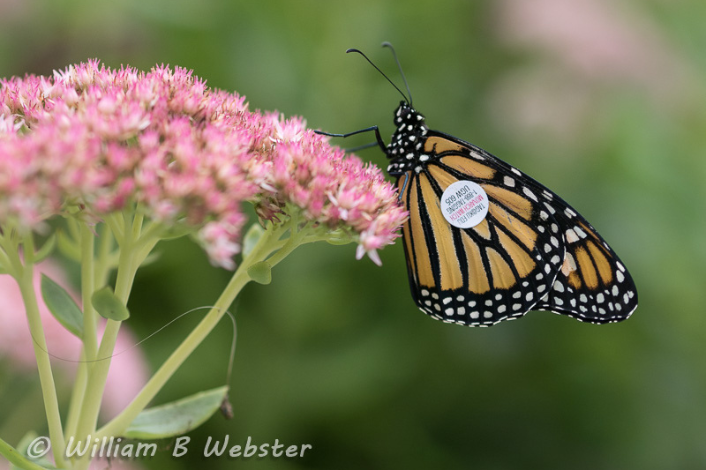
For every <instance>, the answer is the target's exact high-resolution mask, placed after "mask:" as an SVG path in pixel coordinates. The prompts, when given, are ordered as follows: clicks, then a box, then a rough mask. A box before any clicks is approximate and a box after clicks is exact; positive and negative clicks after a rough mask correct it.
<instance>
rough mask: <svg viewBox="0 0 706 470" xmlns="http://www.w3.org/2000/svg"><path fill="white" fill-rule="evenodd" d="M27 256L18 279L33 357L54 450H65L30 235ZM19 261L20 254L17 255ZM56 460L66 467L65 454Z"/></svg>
mask: <svg viewBox="0 0 706 470" xmlns="http://www.w3.org/2000/svg"><path fill="white" fill-rule="evenodd" d="M23 245H24V253H25V265H24V266H23V267H22V269H21V275H20V276H19V277H17V278H16V279H17V281H18V283H19V285H20V292H21V293H22V300H23V301H24V304H25V309H26V310H27V320H28V321H29V329H30V332H31V333H32V338H33V339H34V341H33V346H34V355H35V356H36V359H37V369H38V370H39V383H40V384H41V387H42V397H43V399H44V410H45V412H46V414H47V423H48V425H49V437H50V438H51V443H52V448H54V449H64V447H65V442H64V433H63V431H62V429H61V414H60V413H59V403H58V400H57V396H56V386H55V385H54V376H53V374H52V371H51V364H50V362H49V353H48V352H47V341H46V338H45V336H44V327H43V325H42V319H41V317H40V316H39V306H38V305H37V294H36V292H35V290H34V262H33V261H34V260H33V259H32V257H33V255H34V241H33V239H32V234H31V233H30V234H28V235H27V236H26V237H25V238H24V243H23ZM16 256H17V258H19V252H17V255H16ZM54 459H55V461H56V465H57V466H58V467H64V466H65V463H64V455H63V452H56V453H55V456H54Z"/></svg>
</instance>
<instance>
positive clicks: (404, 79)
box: [382, 41, 413, 107]
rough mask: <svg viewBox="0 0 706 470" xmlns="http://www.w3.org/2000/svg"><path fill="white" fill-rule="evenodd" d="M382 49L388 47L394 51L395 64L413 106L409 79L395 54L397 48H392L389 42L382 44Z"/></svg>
mask: <svg viewBox="0 0 706 470" xmlns="http://www.w3.org/2000/svg"><path fill="white" fill-rule="evenodd" d="M382 47H388V48H389V49H390V50H391V51H392V57H394V58H395V62H396V63H397V68H398V69H399V71H400V75H401V76H402V81H403V82H404V86H405V88H406V89H407V95H409V105H410V106H412V92H411V91H410V90H409V84H408V83H407V77H405V76H404V72H403V71H402V64H400V61H399V60H398V59H397V52H395V48H394V47H392V44H390V43H389V42H387V41H385V42H383V43H382ZM412 107H413V106H412Z"/></svg>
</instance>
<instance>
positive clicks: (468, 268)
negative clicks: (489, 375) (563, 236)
mask: <svg viewBox="0 0 706 470" xmlns="http://www.w3.org/2000/svg"><path fill="white" fill-rule="evenodd" d="M440 143H441V142H438V144H440ZM439 147H442V146H441V145H436V150H437V151H438V150H439ZM442 148H444V151H443V152H442V153H440V154H436V153H435V154H434V157H435V158H432V160H431V161H430V163H429V164H428V165H426V167H425V169H424V171H421V172H419V173H413V174H412V175H410V177H409V178H410V180H409V181H408V183H407V184H406V188H405V191H404V193H403V194H402V201H403V203H404V204H405V205H406V206H407V207H408V209H409V210H410V219H409V221H408V222H407V223H406V224H405V226H404V228H403V236H404V240H405V252H406V254H407V264H408V268H409V273H410V284H411V287H412V292H413V296H414V299H415V301H416V302H417V304H418V305H419V307H420V308H421V309H422V311H424V312H425V313H428V314H429V315H432V316H433V317H435V318H437V319H440V320H443V321H447V322H453V323H461V324H466V325H472V326H489V325H492V324H495V323H497V322H499V321H502V320H505V319H509V318H514V317H519V316H522V315H524V314H525V313H527V311H529V310H530V309H532V307H533V306H534V305H535V304H536V303H537V302H539V300H540V298H541V297H542V296H543V295H545V294H546V292H548V291H549V287H550V286H551V285H552V282H553V281H554V278H555V277H556V276H557V274H558V271H559V267H560V264H561V261H562V260H563V257H564V252H563V246H562V244H561V243H560V241H559V238H558V234H557V233H553V232H552V231H551V226H552V221H553V219H552V218H551V217H547V218H544V219H543V218H542V215H541V214H542V213H543V212H542V211H541V210H538V208H537V206H535V205H533V204H531V202H530V201H529V200H528V199H527V197H526V196H524V195H522V194H521V193H520V194H518V193H516V192H513V191H508V190H507V189H506V188H504V187H503V186H502V184H503V179H504V175H503V174H502V173H500V172H498V171H496V170H494V169H493V168H491V167H489V166H488V165H486V164H485V163H484V162H483V161H479V160H478V159H474V158H473V157H471V156H470V152H469V149H464V148H459V147H455V148H448V149H447V148H445V147H442ZM403 180H404V178H401V179H400V190H402V188H403V187H405V184H404V181H403ZM456 181H473V182H474V183H477V184H479V185H480V186H481V187H482V188H483V189H484V190H485V192H486V194H487V195H488V198H489V203H490V207H489V210H488V214H487V216H486V218H485V219H484V220H483V221H482V222H481V223H480V224H478V225H476V226H475V227H471V228H468V229H461V228H457V227H454V226H452V225H450V224H449V223H448V222H447V221H446V220H445V219H444V217H443V215H442V213H441V209H440V198H441V196H442V194H443V191H444V189H445V188H446V187H448V186H449V185H450V184H452V183H454V182H456ZM554 226H556V224H554Z"/></svg>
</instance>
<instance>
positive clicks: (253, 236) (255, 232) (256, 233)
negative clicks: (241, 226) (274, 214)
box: [243, 222, 265, 256]
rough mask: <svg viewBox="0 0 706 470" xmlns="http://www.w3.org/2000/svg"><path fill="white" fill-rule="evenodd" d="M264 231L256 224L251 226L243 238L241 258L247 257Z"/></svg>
mask: <svg viewBox="0 0 706 470" xmlns="http://www.w3.org/2000/svg"><path fill="white" fill-rule="evenodd" d="M263 233H265V229H264V228H262V225H260V224H258V223H257V222H256V223H254V224H252V225H251V226H250V228H249V229H248V231H247V233H246V234H245V237H244V238H243V256H248V255H249V254H250V252H251V251H252V249H253V248H254V247H255V245H256V244H257V242H258V241H260V237H262V234H263Z"/></svg>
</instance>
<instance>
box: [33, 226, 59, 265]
mask: <svg viewBox="0 0 706 470" xmlns="http://www.w3.org/2000/svg"><path fill="white" fill-rule="evenodd" d="M55 246H56V232H55V233H53V234H52V235H51V236H50V237H49V238H47V240H46V241H45V242H44V245H42V247H41V248H40V249H39V250H38V251H37V252H36V253H35V254H34V262H35V263H39V262H41V261H44V259H45V258H46V257H47V256H49V255H50V254H51V253H52V251H54V247H55Z"/></svg>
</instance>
